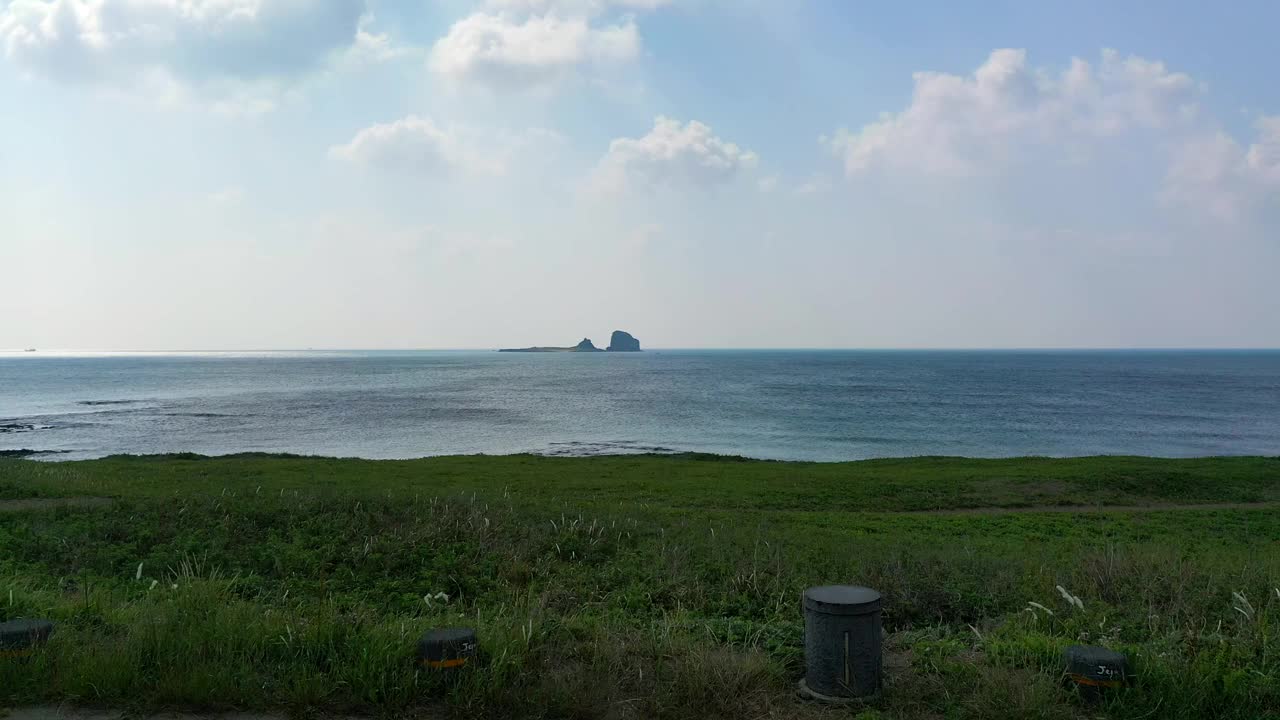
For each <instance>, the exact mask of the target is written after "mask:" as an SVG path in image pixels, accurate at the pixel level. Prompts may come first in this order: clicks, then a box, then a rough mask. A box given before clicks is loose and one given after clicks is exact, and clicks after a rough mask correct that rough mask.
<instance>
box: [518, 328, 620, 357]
mask: <svg viewBox="0 0 1280 720" xmlns="http://www.w3.org/2000/svg"><path fill="white" fill-rule="evenodd" d="M498 352H526V353H550V352H640V341H639V340H637V339H635V338H634V337H632V336H631V333H628V332H624V331H622V330H614V331H613V336H612V337H610V338H609V348H608V349H607V350H601V349H600V348H598V347H596V346H595V344H594V343H592V342H591V339H590V338H583V339H582V342H580V343H578V344H577V345H574V346H572V347H549V346H535V347H527V348H502V349H501V350H498Z"/></svg>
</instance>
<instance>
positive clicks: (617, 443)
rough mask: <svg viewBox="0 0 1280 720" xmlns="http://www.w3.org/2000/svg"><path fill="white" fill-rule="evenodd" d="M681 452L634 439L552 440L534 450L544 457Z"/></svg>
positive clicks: (669, 453)
mask: <svg viewBox="0 0 1280 720" xmlns="http://www.w3.org/2000/svg"><path fill="white" fill-rule="evenodd" d="M679 452H681V451H680V450H677V449H675V448H670V447H665V446H662V445H646V444H643V443H640V442H639V441H636V440H602V441H583V440H572V441H568V442H553V443H549V444H548V445H547V447H545V448H543V449H542V450H539V451H537V452H535V454H536V455H543V456H546V457H594V456H598V455H674V454H676V453H679Z"/></svg>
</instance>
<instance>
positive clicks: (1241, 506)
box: [890, 502, 1280, 515]
mask: <svg viewBox="0 0 1280 720" xmlns="http://www.w3.org/2000/svg"><path fill="white" fill-rule="evenodd" d="M1270 509H1280V503H1274V502H1258V503H1196V504H1190V505H1041V506H1032V507H988V508H981V507H979V508H952V509H947V510H907V511H903V512H898V513H892V512H891V513H890V514H895V515H1018V514H1024V513H1109V512H1116V513H1133V512H1164V511H1166V510H1270Z"/></svg>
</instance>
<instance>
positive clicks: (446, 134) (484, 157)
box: [329, 115, 565, 176]
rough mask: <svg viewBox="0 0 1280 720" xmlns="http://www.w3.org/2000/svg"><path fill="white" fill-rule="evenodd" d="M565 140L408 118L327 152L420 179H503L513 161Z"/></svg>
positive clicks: (531, 131) (536, 131)
mask: <svg viewBox="0 0 1280 720" xmlns="http://www.w3.org/2000/svg"><path fill="white" fill-rule="evenodd" d="M564 142H565V138H564V137H563V136H562V135H560V134H559V133H556V132H554V131H552V130H547V129H545V128H536V127H535V128H528V129H525V130H521V131H510V130H500V131H489V130H481V129H475V128H468V127H460V126H452V127H447V128H446V127H441V126H439V125H437V124H436V123H435V122H434V121H433V120H432V119H431V118H428V117H420V116H418V115H409V116H407V117H404V118H401V119H399V120H394V121H392V122H387V123H379V124H376V125H371V126H369V127H366V128H364V129H362V130H360V131H359V132H357V133H356V134H355V136H354V137H352V138H351V140H350V141H349V142H347V143H345V144H342V145H335V146H334V147H331V148H330V149H329V156H330V157H332V158H334V159H338V160H344V161H348V162H352V163H355V164H358V165H363V166H366V167H370V168H374V169H377V170H382V171H388V172H397V173H408V174H413V175H420V176H432V175H448V174H452V173H455V172H463V173H469V174H474V175H490V176H492V175H505V174H506V173H507V171H508V169H509V165H510V164H511V162H512V160H513V159H529V158H530V157H531V156H533V155H535V154H536V153H538V152H540V151H544V150H548V149H551V148H554V147H556V146H559V145H561V144H563V143H564Z"/></svg>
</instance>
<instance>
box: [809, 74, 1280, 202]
mask: <svg viewBox="0 0 1280 720" xmlns="http://www.w3.org/2000/svg"><path fill="white" fill-rule="evenodd" d="M1203 94H1204V88H1203V86H1202V85H1201V84H1200V83H1197V82H1196V81H1195V80H1194V79H1192V78H1191V77H1189V76H1188V75H1186V74H1183V73H1179V72H1174V71H1171V70H1170V69H1168V68H1167V67H1166V66H1165V65H1164V64H1163V63H1161V62H1158V61H1154V60H1148V59H1144V58H1140V57H1133V56H1130V57H1123V56H1121V55H1120V54H1119V53H1117V52H1115V51H1112V50H1107V51H1103V53H1102V55H1101V59H1100V60H1099V61H1098V62H1097V63H1089V62H1086V61H1084V60H1081V59H1078V58H1076V59H1073V60H1072V61H1071V63H1070V65H1069V67H1068V68H1067V69H1066V70H1063V71H1060V72H1054V71H1051V70H1048V69H1044V68H1037V67H1033V66H1032V65H1031V64H1029V63H1028V61H1027V56H1026V53H1025V51H1023V50H996V51H994V52H992V53H991V55H990V56H989V57H988V58H987V60H986V61H985V62H984V63H983V64H982V65H981V66H980V67H978V69H977V70H976V71H974V72H973V73H972V74H971V75H968V76H960V75H952V74H947V73H939V72H920V73H916V74H915V75H914V91H913V93H912V97H911V102H910V104H908V105H907V107H906V108H905V109H903V110H901V111H900V112H896V113H886V114H884V115H882V116H881V117H880V119H879V120H877V121H876V122H873V123H870V124H867V125H865V126H863V127H862V128H861V129H859V130H857V131H849V130H847V129H841V130H839V131H838V132H837V133H836V134H835V135H834V137H831V138H822V139H821V142H822V143H823V144H824V145H825V146H826V147H828V149H829V150H830V151H831V152H832V153H833V154H835V155H836V156H837V157H838V158H839V159H840V160H841V161H842V162H843V165H844V170H845V173H846V175H848V176H849V177H851V178H856V177H862V176H869V175H875V176H877V177H895V178H905V179H907V180H908V181H910V180H912V179H914V180H916V181H919V180H923V179H928V180H930V181H937V182H944V183H945V182H954V181H963V182H965V183H966V185H965V187H967V186H968V184H971V183H972V181H974V180H978V179H981V180H984V181H991V182H997V181H999V182H1003V183H1004V185H1003V186H1002V190H1001V191H1000V192H999V193H994V194H992V195H991V196H992V197H1005V196H1007V197H1014V196H1021V197H1023V198H1028V193H1034V192H1035V191H1034V190H1031V189H1030V188H1033V187H1045V188H1049V187H1053V188H1057V189H1058V190H1060V191H1065V190H1067V189H1069V188H1076V191H1075V196H1074V197H1072V198H1066V197H1063V198H1059V199H1058V200H1057V202H1058V204H1060V205H1061V204H1064V203H1071V202H1084V201H1085V198H1086V197H1090V198H1093V199H1097V198H1103V197H1104V196H1105V194H1106V193H1107V192H1108V191H1107V190H1103V189H1101V188H1104V187H1112V185H1111V184H1112V183H1114V190H1116V191H1119V192H1125V193H1132V194H1133V195H1132V196H1131V197H1130V198H1129V202H1130V203H1131V204H1134V203H1145V204H1150V202H1151V201H1154V200H1157V199H1159V198H1163V199H1164V200H1165V201H1166V202H1167V203H1169V204H1172V205H1174V206H1176V207H1177V208H1179V209H1185V210H1193V211H1200V212H1205V213H1208V214H1210V215H1212V216H1215V217H1217V218H1220V219H1228V220H1239V219H1242V218H1243V217H1245V216H1246V215H1247V214H1248V213H1250V212H1252V211H1253V210H1256V209H1257V208H1259V207H1260V206H1263V205H1265V204H1267V203H1268V202H1269V201H1274V200H1275V199H1276V194H1277V191H1278V190H1280V120H1277V119H1276V118H1274V117H1272V118H1268V117H1264V118H1262V119H1261V120H1260V121H1259V122H1258V128H1257V134H1258V137H1257V140H1256V142H1254V143H1253V144H1251V145H1249V146H1248V147H1244V146H1243V143H1241V142H1238V141H1237V140H1235V139H1234V138H1232V137H1231V136H1230V135H1228V134H1227V133H1225V132H1223V131H1222V130H1221V129H1220V126H1219V124H1218V123H1217V121H1216V120H1215V119H1214V118H1213V117H1211V116H1210V115H1209V114H1208V113H1207V112H1206V111H1205V110H1204V109H1202V108H1201V106H1200V99H1201V96H1202V95H1203ZM1120 176H1124V177H1127V178H1128V181H1127V182H1119V181H1118V180H1113V178H1115V177H1120ZM1147 184H1149V185H1150V187H1149V188H1146V185H1147ZM1090 186H1092V187H1093V189H1092V190H1090ZM1090 192H1093V193H1095V194H1094V195H1092V196H1090V195H1088V193H1090ZM1041 195H1043V193H1041ZM1035 201H1036V202H1043V203H1051V202H1053V198H1045V197H1037V198H1035Z"/></svg>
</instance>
